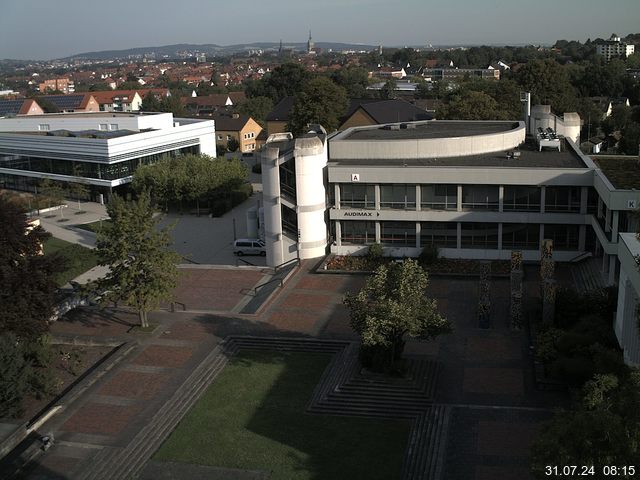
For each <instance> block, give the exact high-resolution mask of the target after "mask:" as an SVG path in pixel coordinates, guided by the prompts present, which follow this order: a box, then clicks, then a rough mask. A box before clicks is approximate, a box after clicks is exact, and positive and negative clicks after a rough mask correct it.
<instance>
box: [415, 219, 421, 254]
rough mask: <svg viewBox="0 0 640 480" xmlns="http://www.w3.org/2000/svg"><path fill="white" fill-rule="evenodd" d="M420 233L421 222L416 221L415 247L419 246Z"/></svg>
mask: <svg viewBox="0 0 640 480" xmlns="http://www.w3.org/2000/svg"><path fill="white" fill-rule="evenodd" d="M421 233H422V224H421V223H420V222H416V248H421V247H420V245H421V241H420V234H421Z"/></svg>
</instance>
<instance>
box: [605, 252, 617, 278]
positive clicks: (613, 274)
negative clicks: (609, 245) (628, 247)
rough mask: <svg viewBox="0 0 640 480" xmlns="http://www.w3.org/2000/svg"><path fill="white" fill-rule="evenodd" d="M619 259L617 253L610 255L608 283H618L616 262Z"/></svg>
mask: <svg viewBox="0 0 640 480" xmlns="http://www.w3.org/2000/svg"><path fill="white" fill-rule="evenodd" d="M617 261H618V256H617V255H609V277H608V278H607V285H615V283H616V262H617Z"/></svg>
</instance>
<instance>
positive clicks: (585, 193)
mask: <svg viewBox="0 0 640 480" xmlns="http://www.w3.org/2000/svg"><path fill="white" fill-rule="evenodd" d="M588 198H589V187H580V213H581V214H582V215H586V214H587V200H588Z"/></svg>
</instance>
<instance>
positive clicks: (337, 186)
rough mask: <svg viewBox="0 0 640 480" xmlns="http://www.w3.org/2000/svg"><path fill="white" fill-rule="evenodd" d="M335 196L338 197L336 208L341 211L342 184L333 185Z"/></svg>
mask: <svg viewBox="0 0 640 480" xmlns="http://www.w3.org/2000/svg"><path fill="white" fill-rule="evenodd" d="M333 195H334V196H335V197H336V205H335V206H336V208H337V209H338V210H340V184H339V183H336V184H334V185H333Z"/></svg>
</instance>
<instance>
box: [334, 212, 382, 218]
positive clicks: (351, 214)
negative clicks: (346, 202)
mask: <svg viewBox="0 0 640 480" xmlns="http://www.w3.org/2000/svg"><path fill="white" fill-rule="evenodd" d="M374 213H375V216H376V217H379V216H380V213H379V212H358V211H355V212H354V211H348V212H344V213H343V215H342V216H343V217H373V216H374V215H373V214H374Z"/></svg>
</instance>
